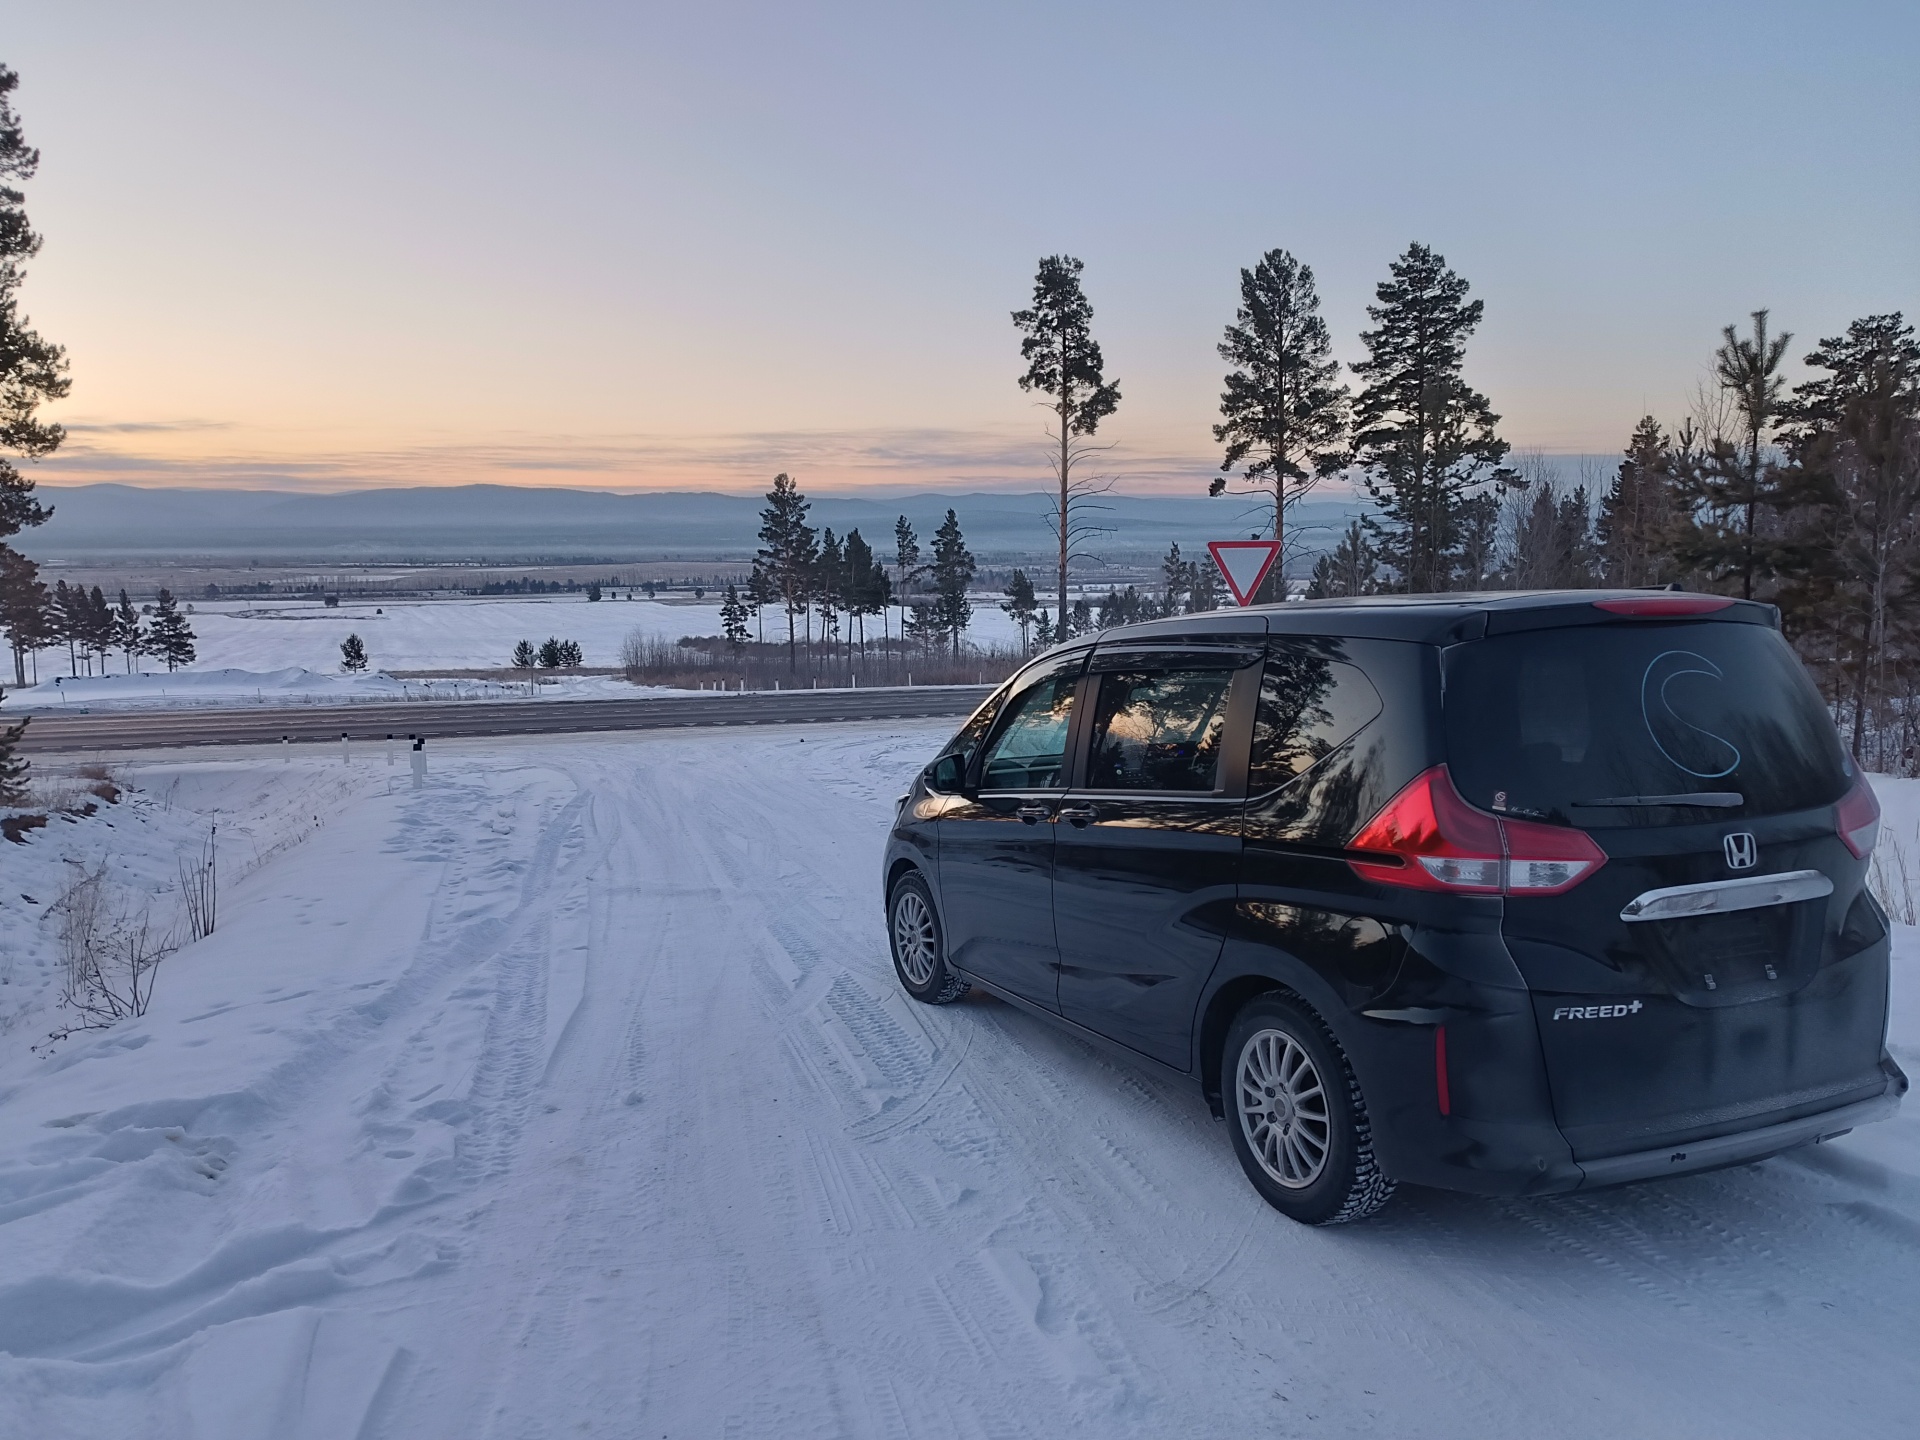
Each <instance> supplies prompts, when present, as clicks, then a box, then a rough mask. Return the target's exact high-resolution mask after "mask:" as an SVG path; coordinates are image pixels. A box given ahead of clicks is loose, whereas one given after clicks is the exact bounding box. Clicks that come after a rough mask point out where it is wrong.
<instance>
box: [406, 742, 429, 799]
mask: <svg viewBox="0 0 1920 1440" xmlns="http://www.w3.org/2000/svg"><path fill="white" fill-rule="evenodd" d="M426 747H427V737H426V736H424V735H416V736H414V737H413V754H412V756H411V757H410V758H411V760H412V762H413V788H414V789H416V790H424V789H426V788H427V751H426Z"/></svg>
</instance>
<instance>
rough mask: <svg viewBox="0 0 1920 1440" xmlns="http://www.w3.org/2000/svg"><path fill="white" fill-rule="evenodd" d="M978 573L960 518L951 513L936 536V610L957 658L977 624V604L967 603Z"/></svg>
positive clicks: (934, 549)
mask: <svg viewBox="0 0 1920 1440" xmlns="http://www.w3.org/2000/svg"><path fill="white" fill-rule="evenodd" d="M978 569H979V567H978V566H977V565H975V564H974V559H973V552H972V551H971V550H969V549H967V542H966V538H965V537H964V536H963V535H962V534H961V533H960V520H959V518H958V517H957V516H956V515H955V514H954V513H953V511H951V510H949V511H947V518H946V519H945V520H943V521H941V522H940V528H939V529H938V530H936V531H934V532H933V590H934V596H935V600H934V607H933V608H934V617H935V626H936V628H937V629H938V631H939V633H940V634H941V635H943V636H944V637H945V638H946V641H947V644H948V646H949V647H950V648H951V649H952V651H953V653H954V654H956V655H958V654H959V653H960V637H961V636H962V635H963V634H965V633H966V629H967V626H968V625H969V624H970V623H972V620H973V602H972V601H970V600H968V599H967V589H968V587H969V586H971V585H972V584H973V577H974V575H975V574H977V573H978Z"/></svg>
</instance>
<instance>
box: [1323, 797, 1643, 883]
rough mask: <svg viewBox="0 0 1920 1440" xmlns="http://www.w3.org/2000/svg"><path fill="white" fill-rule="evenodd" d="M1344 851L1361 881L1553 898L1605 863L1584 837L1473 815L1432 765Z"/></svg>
mask: <svg viewBox="0 0 1920 1440" xmlns="http://www.w3.org/2000/svg"><path fill="white" fill-rule="evenodd" d="M1347 848H1348V850H1350V851H1353V850H1358V851H1366V852H1370V853H1372V854H1376V855H1379V856H1380V857H1381V859H1380V860H1379V861H1372V860H1361V859H1354V860H1350V861H1349V862H1348V863H1349V864H1351V865H1352V866H1353V869H1354V872H1355V873H1356V874H1358V875H1359V876H1360V877H1361V878H1362V879H1366V880H1372V881H1375V882H1376V883H1378V884H1381V885H1404V886H1408V887H1410V888H1412V889H1416V890H1450V891H1454V892H1460V893H1466V894H1474V895H1558V894H1559V893H1560V892H1561V891H1563V890H1571V889H1572V888H1573V887H1574V886H1575V885H1578V884H1579V883H1580V882H1581V881H1582V880H1584V879H1586V878H1587V876H1589V875H1591V874H1592V873H1593V872H1594V871H1596V870H1598V869H1599V868H1600V867H1601V866H1602V865H1604V864H1605V863H1606V860H1607V857H1606V852H1605V851H1603V850H1601V848H1600V847H1599V846H1598V845H1595V844H1594V843H1593V841H1592V840H1590V839H1589V838H1588V837H1587V836H1586V834H1585V833H1584V832H1582V831H1579V830H1569V829H1566V828H1564V827H1562V826H1559V825H1541V824H1538V823H1536V822H1534V821H1531V820H1511V819H1506V818H1503V817H1501V816H1498V815H1489V814H1487V812H1486V811H1484V810H1476V809H1474V808H1473V806H1471V805H1469V804H1467V802H1466V801H1465V800H1463V799H1461V798H1460V792H1459V791H1458V790H1456V789H1454V788H1453V777H1452V776H1450V775H1448V774H1447V767H1446V766H1445V765H1436V766H1434V767H1433V768H1432V769H1431V770H1429V771H1427V772H1426V773H1425V774H1423V775H1421V776H1419V777H1418V778H1417V779H1415V780H1414V781H1413V783H1412V784H1410V785H1408V786H1407V787H1406V789H1404V790H1402V791H1401V792H1400V793H1399V794H1398V795H1396V796H1394V797H1393V799H1391V800H1389V801H1388V802H1387V803H1386V806H1385V807H1384V808H1383V809H1382V810H1381V811H1380V813H1379V814H1377V815H1375V816H1374V817H1373V819H1371V820H1369V821H1368V822H1367V823H1366V825H1365V826H1364V827H1362V829H1361V831H1360V833H1359V834H1358V835H1356V836H1354V837H1353V841H1352V843H1351V844H1349V845H1348V847H1347Z"/></svg>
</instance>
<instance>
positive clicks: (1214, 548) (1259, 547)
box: [1207, 540, 1280, 605]
mask: <svg viewBox="0 0 1920 1440" xmlns="http://www.w3.org/2000/svg"><path fill="white" fill-rule="evenodd" d="M1207 550H1208V552H1209V553H1210V554H1211V555H1212V556H1213V563H1214V564H1215V565H1217V566H1219V567H1220V574H1221V576H1222V578H1224V579H1225V580H1226V582H1227V589H1228V590H1230V591H1232V592H1233V598H1234V600H1235V601H1236V602H1237V603H1239V604H1241V605H1251V604H1253V597H1254V596H1255V595H1258V594H1259V593H1260V586H1261V584H1262V583H1263V582H1264V581H1265V580H1266V578H1267V572H1268V571H1269V570H1271V569H1273V565H1274V562H1275V561H1276V560H1278V559H1279V558H1280V542H1279V541H1278V540H1209V541H1208V542H1207Z"/></svg>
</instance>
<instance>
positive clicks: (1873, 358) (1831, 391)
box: [1779, 310, 1920, 454]
mask: <svg viewBox="0 0 1920 1440" xmlns="http://www.w3.org/2000/svg"><path fill="white" fill-rule="evenodd" d="M1804 363H1805V364H1806V365H1807V367H1808V368H1809V369H1813V370H1824V371H1826V372H1827V373H1826V374H1824V375H1813V376H1810V377H1809V378H1808V379H1806V380H1805V381H1803V382H1802V383H1801V384H1799V385H1798V386H1796V387H1795V388H1794V391H1793V394H1792V396H1791V397H1790V398H1789V399H1788V400H1786V401H1784V402H1783V403H1782V404H1781V405H1780V409H1779V417H1780V440H1781V442H1782V443H1783V444H1785V445H1786V446H1787V448H1788V449H1789V450H1790V451H1792V452H1793V453H1795V454H1798V453H1799V452H1800V451H1801V450H1802V449H1804V448H1805V447H1806V446H1807V445H1808V444H1810V443H1811V442H1812V441H1813V440H1814V439H1816V438H1817V437H1819V436H1822V435H1827V434H1831V433H1832V432H1833V430H1834V429H1835V428H1836V427H1837V426H1838V425H1839V424H1840V422H1841V419H1842V417H1843V416H1844V415H1845V413H1846V410H1847V406H1848V405H1849V403H1851V402H1852V401H1854V400H1856V399H1859V398H1861V397H1864V396H1867V395H1872V394H1881V395H1882V396H1883V398H1884V399H1885V400H1886V401H1889V402H1891V403H1893V404H1894V405H1895V406H1897V407H1902V408H1910V409H1912V410H1914V411H1920V341H1917V340H1915V338H1914V333H1913V326H1911V325H1909V324H1908V323H1907V321H1906V317H1905V316H1903V315H1902V314H1901V313H1900V312H1899V311H1897V310H1896V311H1894V312H1893V313H1892V314H1889V315H1868V316H1866V317H1865V318H1864V319H1860V320H1856V321H1854V322H1853V323H1852V324H1851V325H1849V326H1848V327H1847V333H1846V334H1845V335H1835V336H1830V337H1829V338H1827V339H1825V340H1822V341H1821V342H1820V343H1819V344H1818V345H1816V346H1814V348H1813V350H1812V351H1811V352H1809V354H1808V355H1807V357H1806V360H1805V361H1804Z"/></svg>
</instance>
